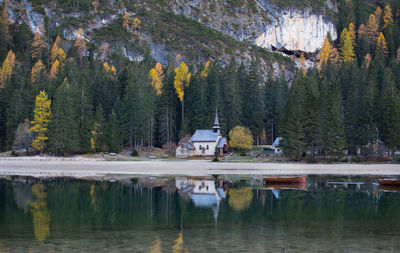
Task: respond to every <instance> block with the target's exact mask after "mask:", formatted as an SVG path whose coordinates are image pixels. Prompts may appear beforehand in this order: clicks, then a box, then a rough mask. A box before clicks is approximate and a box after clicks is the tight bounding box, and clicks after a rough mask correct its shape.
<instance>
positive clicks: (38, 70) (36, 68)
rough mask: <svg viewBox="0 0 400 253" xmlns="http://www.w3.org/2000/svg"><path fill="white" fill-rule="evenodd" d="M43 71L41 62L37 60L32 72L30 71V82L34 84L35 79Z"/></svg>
mask: <svg viewBox="0 0 400 253" xmlns="http://www.w3.org/2000/svg"><path fill="white" fill-rule="evenodd" d="M44 70H45V67H44V65H43V62H42V61H41V60H38V61H37V62H36V63H35V65H33V67H32V70H31V82H32V83H34V82H36V80H37V78H38V77H39V75H40V74H41V73H43V72H44Z"/></svg>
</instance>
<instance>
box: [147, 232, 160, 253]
mask: <svg viewBox="0 0 400 253" xmlns="http://www.w3.org/2000/svg"><path fill="white" fill-rule="evenodd" d="M160 252H161V240H160V238H158V236H156V238H155V239H154V243H153V245H152V246H151V247H150V253H160Z"/></svg>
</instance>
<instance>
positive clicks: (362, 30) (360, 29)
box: [357, 24, 367, 39]
mask: <svg viewBox="0 0 400 253" xmlns="http://www.w3.org/2000/svg"><path fill="white" fill-rule="evenodd" d="M364 34H367V28H366V27H365V25H364V24H361V25H360V26H359V27H358V31H357V36H358V39H361V38H362V36H363V35H364Z"/></svg>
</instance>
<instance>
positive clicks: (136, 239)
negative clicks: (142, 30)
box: [0, 177, 400, 252]
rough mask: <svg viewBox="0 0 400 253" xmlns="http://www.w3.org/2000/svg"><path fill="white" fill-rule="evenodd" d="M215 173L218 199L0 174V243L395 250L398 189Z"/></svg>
mask: <svg viewBox="0 0 400 253" xmlns="http://www.w3.org/2000/svg"><path fill="white" fill-rule="evenodd" d="M223 179H224V182H225V183H223V182H222V181H215V183H213V184H214V185H215V186H216V187H222V188H223V190H224V191H225V194H226V198H221V199H220V200H219V199H218V197H215V196H216V195H215V194H214V195H213V194H208V195H207V194H203V195H202V194H197V197H196V196H195V195H196V194H194V195H193V194H191V193H190V192H189V193H188V192H184V191H186V190H185V189H184V191H182V190H177V188H176V183H175V179H174V178H164V179H163V178H140V179H132V180H122V182H120V181H117V182H100V181H78V180H71V179H57V180H53V181H41V180H38V179H18V180H12V181H10V180H0V252H59V251H64V252H400V192H396V191H393V189H391V190H392V191H390V192H387V191H383V189H379V187H378V186H377V185H375V184H374V183H373V182H374V179H371V178H358V179H357V181H361V182H365V184H362V185H359V187H357V186H356V185H350V186H348V187H347V188H346V187H344V186H341V185H332V184H327V183H326V182H327V181H343V180H350V179H349V178H344V179H343V178H321V177H319V178H309V180H308V182H307V189H290V190H289V189H286V190H278V191H277V190H274V191H272V190H270V189H265V188H263V186H262V183H260V182H262V181H260V180H249V179H247V180H240V178H226V177H225V178H223ZM353 181H354V179H353ZM394 190H396V189H394ZM220 193H221V194H222V191H220ZM221 194H220V195H218V196H220V197H221V196H222V197H223V194H222V195H221Z"/></svg>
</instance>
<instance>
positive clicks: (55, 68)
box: [50, 60, 60, 79]
mask: <svg viewBox="0 0 400 253" xmlns="http://www.w3.org/2000/svg"><path fill="white" fill-rule="evenodd" d="M59 65H60V62H59V61H58V60H55V61H54V63H53V65H51V69H50V78H51V79H54V78H55V77H56V75H57V71H58V66H59Z"/></svg>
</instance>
